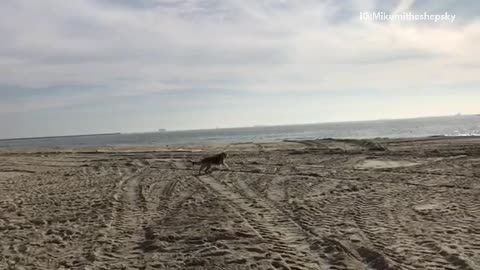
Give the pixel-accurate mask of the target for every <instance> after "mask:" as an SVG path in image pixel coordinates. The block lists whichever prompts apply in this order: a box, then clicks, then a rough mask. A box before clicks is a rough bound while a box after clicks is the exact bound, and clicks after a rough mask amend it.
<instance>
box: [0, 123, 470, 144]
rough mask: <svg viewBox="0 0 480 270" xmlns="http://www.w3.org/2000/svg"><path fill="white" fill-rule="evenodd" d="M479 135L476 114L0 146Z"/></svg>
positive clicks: (49, 140) (29, 140)
mask: <svg viewBox="0 0 480 270" xmlns="http://www.w3.org/2000/svg"><path fill="white" fill-rule="evenodd" d="M425 136H480V115H465V116H446V117H428V118H414V119H396V120H376V121H361V122H341V123H323V124H304V125H288V126H264V127H245V128H228V129H210V130H189V131H167V132H149V133H131V134H107V135H92V136H68V137H48V138H27V139H9V140H0V147H2V148H23V147H82V146H89V147H95V146H128V145H191V144H210V143H231V142H273V141H281V140H285V139H293V140H306V139H322V138H348V139H364V138H379V137H388V138H405V137H425Z"/></svg>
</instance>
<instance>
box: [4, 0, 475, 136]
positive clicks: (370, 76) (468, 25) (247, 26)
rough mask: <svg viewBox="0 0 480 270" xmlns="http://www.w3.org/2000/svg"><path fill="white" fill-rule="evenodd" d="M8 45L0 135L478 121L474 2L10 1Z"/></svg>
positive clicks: (6, 30) (6, 6)
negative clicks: (461, 117)
mask: <svg viewBox="0 0 480 270" xmlns="http://www.w3.org/2000/svg"><path fill="white" fill-rule="evenodd" d="M360 12H386V13H388V14H402V13H404V12H412V13H413V14H423V13H424V12H427V13H428V14H444V13H445V12H448V14H451V15H455V19H454V21H453V22H451V21H439V22H433V21H372V20H370V21H366V20H362V19H361V18H360ZM0 37H1V42H0V138H14V137H31V136H49V135H69V134H89V133H104V132H143V131H154V130H157V129H159V128H166V129H175V130H179V129H199V128H216V127H240V126H252V125H277V124H297V123H320V122H332V121H353V120H367V119H383V118H407V117H419V116H434V115H450V114H456V113H463V114H475V113H480V109H479V108H480V106H479V104H480V89H479V88H480V77H479V74H480V50H479V49H478V48H480V1H477V0H469V1H467V0H463V1H462V0H422V1H420V0H418V1H414V0H407V1H392V0H376V1H375V0H363V1H360V0H325V1H313V0H69V1H65V0H43V1H34V0H2V1H0Z"/></svg>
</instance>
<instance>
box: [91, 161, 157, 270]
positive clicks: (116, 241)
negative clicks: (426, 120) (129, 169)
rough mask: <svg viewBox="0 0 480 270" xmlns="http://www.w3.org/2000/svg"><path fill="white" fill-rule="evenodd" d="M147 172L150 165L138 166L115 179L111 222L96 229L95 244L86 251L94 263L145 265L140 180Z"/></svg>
mask: <svg viewBox="0 0 480 270" xmlns="http://www.w3.org/2000/svg"><path fill="white" fill-rule="evenodd" d="M151 173H152V171H151V170H150V169H139V171H137V173H136V174H134V175H133V176H129V177H126V178H123V179H122V180H120V181H119V183H118V185H117V188H116V191H115V195H114V197H113V198H114V199H115V200H116V201H117V203H116V204H115V206H114V207H113V210H112V211H113V219H112V221H111V224H109V226H108V227H107V229H106V230H105V231H104V232H103V233H100V238H99V239H97V241H96V242H97V244H96V245H95V246H96V247H94V248H93V249H92V250H91V251H90V252H89V253H88V254H87V259H88V260H89V261H91V262H92V264H93V266H94V267H98V268H102V267H104V268H105V267H107V268H108V269H144V268H145V261H144V258H143V252H142V249H141V246H142V243H144V242H145V237H146V235H145V230H144V228H145V225H146V224H147V223H148V213H147V207H146V202H145V198H144V196H143V194H142V182H143V180H144V179H145V178H146V177H148V176H149V175H150V174H151Z"/></svg>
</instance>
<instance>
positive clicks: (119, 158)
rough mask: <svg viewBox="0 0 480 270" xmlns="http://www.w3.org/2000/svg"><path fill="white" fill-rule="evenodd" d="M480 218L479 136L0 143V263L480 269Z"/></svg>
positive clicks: (78, 266) (61, 266)
mask: <svg viewBox="0 0 480 270" xmlns="http://www.w3.org/2000/svg"><path fill="white" fill-rule="evenodd" d="M220 151H227V152H228V153H229V154H230V158H229V159H228V160H227V163H228V164H229V165H230V167H231V170H226V169H225V168H220V169H217V170H214V171H213V172H212V173H211V174H208V175H201V176H198V175H197V170H198V166H196V167H193V166H192V165H191V164H190V163H189V162H188V160H199V159H200V158H202V157H205V156H208V155H209V154H215V153H218V152H220ZM479 224H480V138H471V137H465V138H442V137H438V138H434V137H432V138H421V139H376V140H328V139H327V140H315V141H299V142H296V141H288V142H281V143H262V144H255V143H239V144H229V145H216V146H189V147H182V148H180V147H131V148H129V147H116V148H112V147H104V148H97V149H89V148H83V149H65V148H58V149H21V150H9V149H3V150H0V239H1V241H0V269H291V270H298V269H374V270H381V269H480V225H479Z"/></svg>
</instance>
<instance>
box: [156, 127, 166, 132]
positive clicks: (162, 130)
mask: <svg viewBox="0 0 480 270" xmlns="http://www.w3.org/2000/svg"><path fill="white" fill-rule="evenodd" d="M166 131H167V130H166V129H164V128H161V129H159V130H158V132H166Z"/></svg>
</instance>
